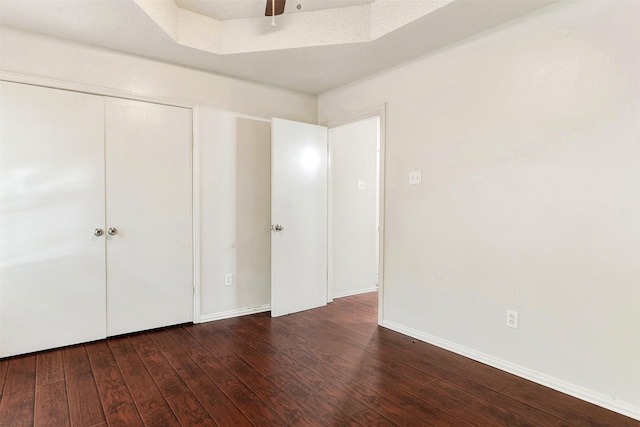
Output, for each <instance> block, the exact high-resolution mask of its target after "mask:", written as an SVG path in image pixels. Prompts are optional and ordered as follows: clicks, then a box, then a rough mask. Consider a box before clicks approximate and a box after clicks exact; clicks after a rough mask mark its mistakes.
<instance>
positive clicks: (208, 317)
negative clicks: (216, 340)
mask: <svg viewBox="0 0 640 427" xmlns="http://www.w3.org/2000/svg"><path fill="white" fill-rule="evenodd" d="M269 310H271V304H264V305H258V306H256V307H249V308H240V309H236V310H228V311H221V312H220V313H211V314H205V315H202V316H200V319H199V320H198V321H197V322H195V323H203V322H211V321H213V320H222V319H230V318H232V317H240V316H246V315H247V314H256V313H264V312H265V311H269Z"/></svg>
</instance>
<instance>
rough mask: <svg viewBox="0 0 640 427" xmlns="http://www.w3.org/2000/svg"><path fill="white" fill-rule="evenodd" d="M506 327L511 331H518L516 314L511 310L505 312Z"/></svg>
mask: <svg viewBox="0 0 640 427" xmlns="http://www.w3.org/2000/svg"><path fill="white" fill-rule="evenodd" d="M507 326H508V327H510V328H513V329H518V312H517V311H513V310H507Z"/></svg>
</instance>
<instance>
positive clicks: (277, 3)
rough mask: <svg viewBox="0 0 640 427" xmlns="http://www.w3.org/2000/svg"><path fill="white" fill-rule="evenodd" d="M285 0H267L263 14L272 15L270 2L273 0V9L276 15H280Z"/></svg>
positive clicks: (282, 11)
mask: <svg viewBox="0 0 640 427" xmlns="http://www.w3.org/2000/svg"><path fill="white" fill-rule="evenodd" d="M286 1H287V0H267V7H266V9H265V11H264V16H272V15H273V13H272V11H273V6H274V5H273V4H272V3H271V2H275V11H276V13H275V14H276V15H282V14H283V13H284V3H285V2H286Z"/></svg>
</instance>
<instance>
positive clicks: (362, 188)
mask: <svg viewBox="0 0 640 427" xmlns="http://www.w3.org/2000/svg"><path fill="white" fill-rule="evenodd" d="M365 187H366V183H365V181H358V190H360V191H363V190H364V189H365Z"/></svg>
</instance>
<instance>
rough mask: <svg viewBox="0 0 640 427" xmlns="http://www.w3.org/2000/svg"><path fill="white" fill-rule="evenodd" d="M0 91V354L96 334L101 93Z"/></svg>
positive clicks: (100, 306)
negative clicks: (94, 94)
mask: <svg viewBox="0 0 640 427" xmlns="http://www.w3.org/2000/svg"><path fill="white" fill-rule="evenodd" d="M0 93H1V94H2V96H1V97H0V99H1V100H0V182H1V185H0V188H1V190H0V328H1V329H0V356H10V355H15V354H21V353H27V352H32V351H36V350H42V349H46V348H52V347H60V346H64V345H69V344H76V343H79V342H85V341H91V340H95V339H100V338H104V337H105V330H106V325H105V266H104V258H105V236H104V235H101V236H95V235H94V230H95V229H103V228H104V126H103V120H104V102H103V98H102V97H99V96H93V95H86V94H81V93H75V92H68V91H63V90H55V89H48V88H42V87H36V86H29V85H23V84H16V83H8V82H0ZM98 234H99V233H98Z"/></svg>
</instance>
